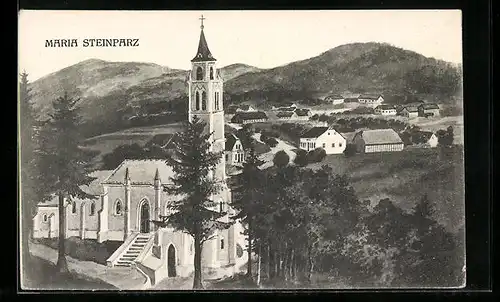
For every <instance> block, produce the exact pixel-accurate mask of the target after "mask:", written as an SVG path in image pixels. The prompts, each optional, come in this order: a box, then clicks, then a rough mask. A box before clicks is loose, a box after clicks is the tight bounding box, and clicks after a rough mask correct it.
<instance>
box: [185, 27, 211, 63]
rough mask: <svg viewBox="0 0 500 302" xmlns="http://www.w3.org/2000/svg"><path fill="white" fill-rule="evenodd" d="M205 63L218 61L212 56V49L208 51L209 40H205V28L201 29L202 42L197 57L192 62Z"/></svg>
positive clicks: (199, 44)
mask: <svg viewBox="0 0 500 302" xmlns="http://www.w3.org/2000/svg"><path fill="white" fill-rule="evenodd" d="M203 61H216V60H215V58H214V57H213V56H212V53H211V52H210V49H208V44H207V40H206V39H205V34H204V33H203V28H202V29H201V34H200V42H199V43H198V51H197V52H196V56H194V58H193V59H192V60H191V62H203Z"/></svg>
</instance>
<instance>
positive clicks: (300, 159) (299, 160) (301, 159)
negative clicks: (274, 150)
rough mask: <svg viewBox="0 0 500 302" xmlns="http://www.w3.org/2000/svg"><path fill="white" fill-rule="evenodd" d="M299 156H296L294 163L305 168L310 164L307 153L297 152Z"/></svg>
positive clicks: (300, 150)
mask: <svg viewBox="0 0 500 302" xmlns="http://www.w3.org/2000/svg"><path fill="white" fill-rule="evenodd" d="M295 153H297V156H295V159H294V161H293V162H294V163H295V164H296V165H297V166H299V167H305V166H307V164H308V158H307V151H305V150H302V149H299V150H297V151H295Z"/></svg>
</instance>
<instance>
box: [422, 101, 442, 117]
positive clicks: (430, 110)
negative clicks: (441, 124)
mask: <svg viewBox="0 0 500 302" xmlns="http://www.w3.org/2000/svg"><path fill="white" fill-rule="evenodd" d="M439 115H440V112H439V106H438V104H436V103H425V104H422V105H420V106H418V116H423V117H428V116H439Z"/></svg>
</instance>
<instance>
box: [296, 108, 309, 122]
mask: <svg viewBox="0 0 500 302" xmlns="http://www.w3.org/2000/svg"><path fill="white" fill-rule="evenodd" d="M295 114H296V119H297V120H299V121H307V120H309V117H310V116H311V110H309V109H306V108H303V109H295Z"/></svg>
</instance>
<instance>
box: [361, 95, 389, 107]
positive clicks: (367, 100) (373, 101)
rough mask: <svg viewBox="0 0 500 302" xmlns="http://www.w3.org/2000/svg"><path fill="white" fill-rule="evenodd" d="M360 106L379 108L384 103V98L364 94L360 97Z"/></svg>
mask: <svg viewBox="0 0 500 302" xmlns="http://www.w3.org/2000/svg"><path fill="white" fill-rule="evenodd" d="M358 102H359V103H360V104H366V105H370V106H377V105H380V104H381V103H383V102H384V97H383V96H382V95H381V94H362V95H360V96H359V97H358Z"/></svg>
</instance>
